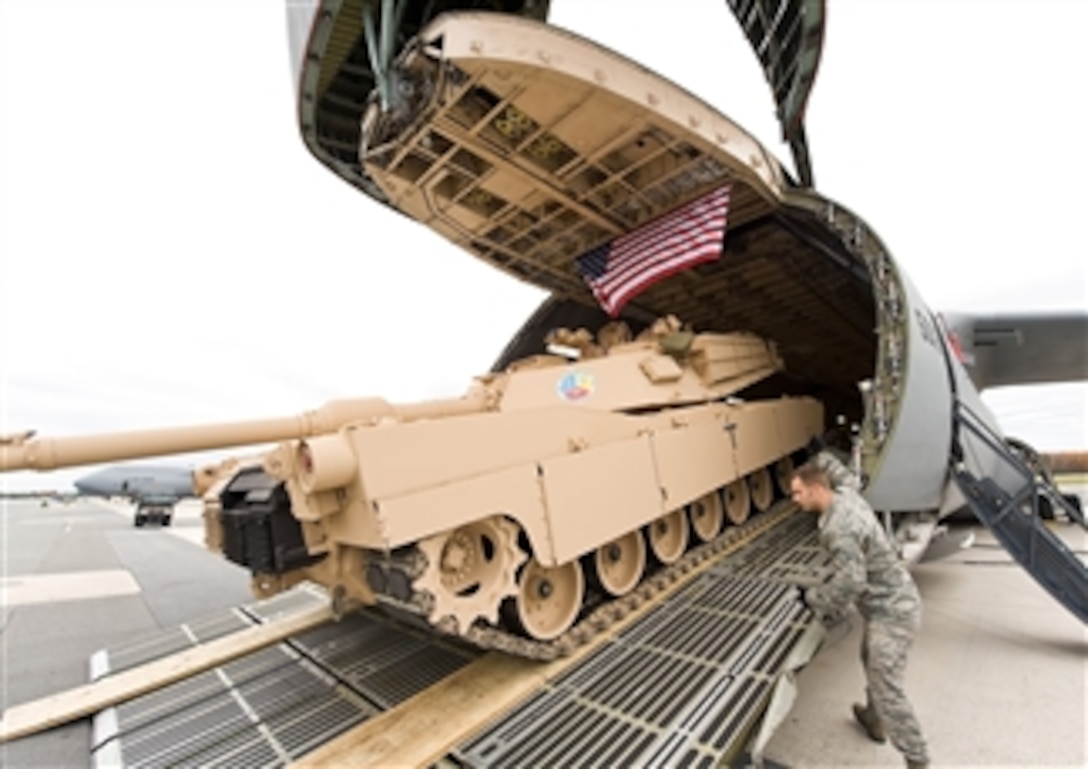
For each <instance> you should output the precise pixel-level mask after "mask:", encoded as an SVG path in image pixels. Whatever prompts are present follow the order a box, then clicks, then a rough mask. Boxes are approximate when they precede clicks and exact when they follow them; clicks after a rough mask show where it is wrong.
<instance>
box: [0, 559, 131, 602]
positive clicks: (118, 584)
mask: <svg viewBox="0 0 1088 769" xmlns="http://www.w3.org/2000/svg"><path fill="white" fill-rule="evenodd" d="M139 592H140V585H139V584H138V583H137V582H136V580H135V579H134V578H133V576H132V574H131V573H130V572H128V571H125V570H124V569H109V570H105V571H72V572H65V573H62V574H22V575H19V576H16V577H3V578H0V605H2V606H4V607H5V608H11V607H14V606H26V605H28V604H36V603H54V602H60V601H81V600H86V599H89V598H107V597H110V596H117V595H132V594H134V593H139Z"/></svg>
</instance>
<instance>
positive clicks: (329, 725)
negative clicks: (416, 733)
mask: <svg viewBox="0 0 1088 769" xmlns="http://www.w3.org/2000/svg"><path fill="white" fill-rule="evenodd" d="M327 601H328V597H327V595H326V594H325V592H324V591H323V590H322V589H321V588H319V587H316V586H312V585H305V586H302V587H301V588H296V589H295V590H292V591H289V592H286V593H282V594H280V595H278V596H275V597H273V598H270V599H268V600H265V601H261V602H257V603H254V604H249V605H245V606H242V607H239V608H237V609H234V610H232V611H229V612H224V613H221V614H217V615H213V616H210V617H208V618H206V619H204V620H202V621H200V622H194V623H191V624H188V625H182V626H181V627H180V628H177V629H175V630H171V631H167V632H163V633H160V634H157V635H153V636H149V637H147V638H144V639H141V640H139V641H136V642H134V643H132V644H129V645H127V646H124V647H119V648H115V649H111V650H108V651H102V652H99V653H98V654H96V655H94V656H93V657H92V658H91V677H92V680H98V679H99V678H102V677H103V676H106V675H108V674H109V673H111V672H117V671H120V670H124V669H126V668H129V667H135V666H138V665H140V664H142V663H144V662H147V661H149V660H153V659H157V658H161V657H163V656H166V655H168V654H172V653H174V652H177V651H181V650H184V649H185V648H187V647H189V646H193V645H196V644H197V643H203V642H206V641H208V640H211V639H213V638H217V637H221V636H225V635H227V634H229V633H231V632H234V631H237V630H241V629H244V628H247V627H251V626H253V625H256V624H261V623H264V622H268V621H274V620H275V619H276V618H277V617H282V616H284V615H286V614H290V613H292V612H298V611H304V610H306V609H310V608H312V607H314V606H317V605H320V604H323V603H327ZM478 655H479V652H477V651H476V650H475V649H471V648H467V647H466V648H462V647H460V646H458V645H455V644H450V643H446V642H444V641H443V640H442V639H437V638H433V637H430V636H429V635H427V634H424V633H422V632H420V631H417V630H414V629H411V628H408V627H406V626H403V625H401V624H399V623H394V622H392V621H390V620H388V619H386V618H385V617H383V616H382V615H380V614H378V613H372V612H362V613H358V614H353V615H351V616H349V617H345V618H344V619H343V620H342V621H340V622H333V623H328V624H326V625H323V626H321V627H318V628H316V629H314V630H311V631H308V632H305V633H300V634H299V635H297V636H293V637H292V638H290V639H289V640H287V641H286V642H283V643H280V644H277V645H275V646H271V647H268V648H265V649H262V650H261V651H258V652H256V653H253V654H250V655H248V656H246V657H243V658H240V659H238V660H235V661H234V662H231V663H228V664H226V665H222V666H221V667H218V668H215V669H213V670H210V671H208V672H206V673H202V674H199V675H196V676H192V677H190V678H187V679H185V680H183V681H180V682H178V683H176V684H173V685H170V686H167V687H165V688H163V689H160V690H157V691H155V692H153V693H151V694H147V695H144V696H142V697H138V698H136V699H133V700H130V701H128V702H126V703H124V704H122V705H120V706H117V707H114V708H110V709H108V710H105V711H102V712H100V713H98V714H97V715H96V716H95V718H94V724H93V729H92V738H91V754H92V766H94V767H100V768H104V767H161V766H201V767H219V766H221V767H231V769H234V768H235V767H280V766H285V765H287V764H289V763H290V762H291V761H294V760H296V759H298V758H299V757H301V756H303V755H305V754H306V753H307V752H309V751H311V750H313V749H314V748H316V747H318V746H319V745H321V744H323V743H324V742H326V741H328V740H330V739H332V738H333V737H335V736H336V735H338V734H341V733H342V732H344V731H346V730H348V729H350V728H352V727H354V726H356V725H358V724H360V723H362V722H364V721H366V720H367V719H368V718H371V717H372V716H374V715H375V714H377V713H380V712H382V711H384V710H386V709H389V708H393V707H396V706H397V705H398V704H400V703H401V702H403V701H404V700H406V699H408V698H410V697H412V696H413V695H415V694H417V693H418V692H420V691H422V690H424V689H426V688H427V687H429V686H431V685H433V684H434V683H435V682H436V681H438V680H441V679H442V678H444V677H445V676H447V675H449V674H450V673H452V672H454V671H455V670H457V669H459V668H461V667H463V666H464V665H467V664H468V663H470V662H471V661H472V660H473V659H475V658H476V657H477V656H478Z"/></svg>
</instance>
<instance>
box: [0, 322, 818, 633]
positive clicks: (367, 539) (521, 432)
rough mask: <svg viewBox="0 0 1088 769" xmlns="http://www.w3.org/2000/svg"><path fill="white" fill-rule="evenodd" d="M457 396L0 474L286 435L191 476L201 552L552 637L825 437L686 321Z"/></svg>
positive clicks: (539, 359) (17, 463)
mask: <svg viewBox="0 0 1088 769" xmlns="http://www.w3.org/2000/svg"><path fill="white" fill-rule="evenodd" d="M548 339H549V346H548V350H547V352H546V353H542V354H540V355H534V356H530V357H528V358H524V359H521V360H518V361H515V362H513V363H512V364H510V365H509V366H507V367H506V368H505V369H504V370H502V371H498V372H492V373H489V374H486V375H483V376H480V377H477V378H476V379H475V380H474V381H473V382H472V384H471V386H470V387H469V388H468V390H467V392H466V393H465V394H464V395H463V396H462V397H460V398H454V399H443V400H435V401H426V402H422V403H417V404H406V405H395V404H392V403H389V402H387V401H385V400H382V399H378V398H366V399H357V400H345V401H336V402H332V403H329V404H327V405H326V406H324V407H322V408H321V409H318V410H316V411H311V412H306V413H304V414H301V415H298V416H295V417H288V418H277V419H268V420H258V421H250V422H236V423H230V424H219V425H203V426H191V427H182V428H171V429H164V430H149V431H140V432H129V433H116V434H111V435H102V436H78V437H69V438H56V439H48V438H34V437H32V436H30V435H23V436H19V437H17V438H9V439H8V440H7V442H6V443H4V444H3V446H2V447H0V469H3V470H16V469H26V468H36V469H51V468H56V467H63V466H70V465H75V464H81V463H89V462H99V461H107V460H117V459H128V458H134V457H146V456H153V455H162V454H169V453H181V452H188V451H197V450H207V449H218V448H227V447H231V446H241V445H248V444H254V443H261V442H266V443H267V442H278V443H277V445H276V447H275V448H274V449H273V450H271V451H269V452H268V453H267V454H264V455H262V456H251V457H247V458H244V459H236V460H228V461H227V462H225V463H222V464H220V465H216V466H209V467H207V468H203V469H202V470H200V471H198V472H197V473H196V474H195V475H194V483H195V485H196V486H197V491H198V493H201V492H202V493H203V498H204V503H205V521H206V527H207V536H206V545H207V546H208V548H209V549H211V550H213V551H218V552H222V553H223V554H224V555H225V556H226V557H227V558H229V559H230V560H232V561H234V562H235V563H238V564H241V565H243V566H245V567H247V568H248V569H249V570H250V572H251V573H252V575H253V587H254V591H255V592H256V593H257V594H258V595H268V594H271V593H275V592H278V591H279V590H283V589H285V588H287V587H290V586H291V585H293V584H295V583H296V582H298V581H300V580H302V579H310V580H314V581H316V582H319V583H321V584H323V585H326V586H327V587H328V588H329V589H330V593H331V596H332V599H333V601H334V603H335V604H336V606H337V608H338V609H340V610H346V609H347V608H349V607H351V606H354V605H360V604H361V605H373V604H383V605H385V606H387V607H391V608H393V609H395V610H397V611H406V612H410V613H412V614H414V615H417V616H418V617H421V618H423V619H424V620H426V621H427V622H428V623H430V624H431V625H433V626H435V627H437V628H439V629H440V630H442V631H445V632H449V633H456V634H459V635H463V636H469V637H470V640H471V639H473V638H475V637H477V636H479V633H480V632H481V629H485V630H487V631H489V632H490V631H493V632H499V633H505V634H509V635H510V636H512V637H520V638H523V639H527V640H528V641H530V642H531V643H536V644H538V645H539V644H547V643H550V642H553V641H555V639H558V638H559V637H561V636H563V634H565V633H567V631H569V630H570V628H571V627H572V625H574V623H575V622H576V621H577V620H578V618H579V616H580V615H582V614H583V613H584V612H585V611H586V609H587V607H589V606H597V605H599V604H600V603H601V602H602V601H603V602H607V601H609V600H615V599H618V598H620V597H622V596H624V595H626V594H628V593H630V592H631V591H632V590H634V589H635V588H636V586H638V585H639V584H640V583H641V582H642V581H643V580H644V579H645V578H646V577H647V576H648V575H650V574H652V573H653V572H654V571H655V570H657V569H660V568H664V567H668V566H669V565H670V564H673V563H676V562H677V561H678V559H680V558H681V557H682V556H683V555H684V553H685V552H686V551H687V550H688V549H690V548H691V547H693V546H695V545H697V544H699V543H707V542H710V541H713V540H714V539H715V538H717V537H719V536H720V535H721V534H722V533H723V531H724V530H725V528H726V527H727V526H728V525H730V524H731V523H732V524H739V523H743V522H744V521H745V520H746V519H747V518H748V516H749V514H750V512H752V511H755V512H762V511H765V510H767V509H768V508H769V507H770V505H771V503H772V502H773V501H774V499H775V496H776V480H777V494H778V495H781V494H783V493H784V492H785V482H786V480H787V477H788V472H789V470H790V469H791V467H792V464H791V455H792V454H794V453H796V452H797V451H799V450H800V449H801V448H802V447H803V446H804V445H805V444H806V443H807V442H808V440H809V439H810V438H811V437H813V436H815V435H818V434H819V433H820V432H821V431H822V425H823V407H822V405H821V404H820V403H819V402H818V401H816V400H814V399H811V398H807V397H788V398H787V397H784V398H779V399H773V400H760V401H752V402H748V401H745V400H744V399H742V398H741V397H739V395H740V394H742V393H743V392H744V391H745V389H746V388H748V387H749V386H751V385H753V384H755V383H756V382H759V381H761V380H764V379H766V378H767V377H769V376H771V375H772V374H775V373H776V372H779V371H781V370H782V369H783V362H782V360H781V358H780V357H779V355H778V353H777V351H776V349H775V347H774V345H773V344H772V343H770V342H767V341H765V340H763V339H761V338H759V337H757V336H755V335H752V334H748V333H743V332H734V333H695V332H693V331H692V330H690V329H687V328H684V327H683V326H682V325H681V324H680V322H679V321H678V320H677V319H676V318H673V317H667V318H662V319H659V320H658V321H657V322H655V323H654V324H652V325H651V326H650V327H648V328H647V329H646V331H644V332H643V333H642V334H640V335H638V337H636V338H632V335H631V334H630V332H629V330H627V329H625V328H624V327H623V324H617V323H615V322H613V323H609V324H606V325H605V326H604V327H602V328H601V329H600V330H599V332H598V333H596V334H594V333H591V332H590V331H588V330H587V329H574V330H571V329H556V330H554V332H553V333H552V334H550V335H549V337H548Z"/></svg>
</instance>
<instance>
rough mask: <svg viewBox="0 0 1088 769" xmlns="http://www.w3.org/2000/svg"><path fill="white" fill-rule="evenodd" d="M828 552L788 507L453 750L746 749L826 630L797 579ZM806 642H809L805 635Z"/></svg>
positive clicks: (622, 758) (602, 762)
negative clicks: (780, 685)
mask: <svg viewBox="0 0 1088 769" xmlns="http://www.w3.org/2000/svg"><path fill="white" fill-rule="evenodd" d="M827 566H828V557H827V556H826V555H825V553H824V552H823V550H822V549H821V547H820V545H819V543H818V541H817V539H816V518H815V516H808V515H792V516H789V517H788V518H786V519H785V521H784V522H783V523H781V524H779V525H778V526H776V527H774V528H772V529H770V530H769V531H767V532H766V533H764V534H763V535H761V536H760V537H759V538H757V539H756V540H755V541H754V542H752V543H751V544H749V545H747V546H746V547H745V548H743V549H742V550H740V551H738V552H736V553H734V554H733V555H729V556H726V557H725V558H724V559H722V560H721V561H720V562H719V563H717V564H715V565H714V566H712V567H711V568H709V569H708V570H706V571H705V572H703V573H702V574H700V575H698V576H697V577H696V578H695V579H694V580H692V582H690V583H689V584H688V585H686V586H685V587H683V588H682V589H681V590H680V591H678V592H677V593H674V594H673V595H672V596H670V597H669V598H667V599H666V600H665V601H664V602H663V603H662V604H661V605H660V606H658V607H656V608H654V609H653V610H652V611H651V612H650V613H649V614H648V615H647V616H646V617H644V618H642V619H640V620H639V621H638V622H637V623H635V624H634V625H633V626H631V627H629V628H628V629H627V630H625V631H623V632H621V633H619V634H618V635H617V636H616V637H615V638H614V639H612V640H610V641H609V642H608V643H607V644H605V645H604V646H603V647H602V648H601V649H599V650H598V651H597V652H595V653H594V654H593V655H592V656H590V657H589V658H587V659H586V660H584V661H582V662H581V663H580V664H578V665H577V666H576V667H574V668H573V669H571V670H569V671H568V672H566V673H565V674H563V675H562V676H560V677H558V678H557V679H556V680H554V681H553V682H552V683H551V684H550V685H549V686H547V687H546V688H545V689H544V690H542V691H540V692H539V693H537V694H535V695H534V696H532V697H531V698H530V699H529V700H528V701H527V702H525V703H524V704H522V705H521V706H520V707H518V708H517V709H516V710H515V711H514V712H512V713H510V714H509V715H506V716H504V717H502V718H501V719H500V720H498V721H497V722H496V723H495V724H493V725H491V726H489V727H488V728H487V729H486V730H485V731H484V732H483V733H481V734H479V735H478V736H476V737H474V738H473V739H471V740H469V741H467V742H465V743H463V744H462V745H460V746H458V747H457V748H456V749H454V750H453V751H452V752H451V756H450V757H451V759H453V760H454V761H456V762H457V763H458V764H462V765H465V766H470V767H484V766H496V767H536V766H564V767H581V766H587V767H596V766H647V767H649V766H669V767H687V766H693V767H711V766H716V765H718V764H719V762H721V761H723V760H724V761H731V760H734V759H736V758H737V757H738V756H739V755H740V754H741V753H742V752H743V751H744V750H745V749H746V747H747V743H748V741H749V738H750V737H751V736H752V733H753V730H754V729H755V728H756V727H757V725H758V722H759V719H760V717H761V715H762V714H763V712H764V710H765V708H766V706H767V704H768V701H769V700H770V698H771V694H772V691H773V690H774V688H775V685H776V682H777V681H778V679H779V678H780V677H781V676H783V675H785V674H787V672H788V671H789V670H790V669H791V667H792V665H791V660H790V657H791V653H794V652H795V651H797V650H802V649H804V648H805V647H807V649H808V650H807V651H805V652H803V653H802V657H803V659H802V662H803V661H805V660H807V658H808V656H809V655H810V654H811V652H812V651H814V649H815V646H816V643H817V642H818V640H819V638H820V637H821V635H822V632H823V631H822V628H820V627H819V624H818V623H816V622H814V620H813V618H812V615H811V614H810V613H809V612H808V611H807V610H806V609H804V607H803V606H802V605H801V604H800V603H799V601H798V600H797V591H796V585H797V584H801V583H809V582H812V581H814V580H818V579H821V578H822V577H823V576H824V575H825V574H826V572H827ZM806 642H807V643H806Z"/></svg>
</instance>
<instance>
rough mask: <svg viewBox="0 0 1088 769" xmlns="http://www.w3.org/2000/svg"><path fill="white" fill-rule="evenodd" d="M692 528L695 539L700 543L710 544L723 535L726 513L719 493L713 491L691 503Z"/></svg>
mask: <svg viewBox="0 0 1088 769" xmlns="http://www.w3.org/2000/svg"><path fill="white" fill-rule="evenodd" d="M688 514H689V515H690V516H691V528H692V531H694V532H695V538H696V539H698V540H699V541H700V542H709V541H710V540H712V539H714V537H716V536H718V534H719V533H721V530H722V526H723V525H724V524H725V511H724V510H723V509H722V498H721V496H719V495H718V492H716V491H712V492H710V493H709V494H707V495H705V496H703V497H700V498H699V499H697V500H695V501H694V502H692V503H691V510H690V511H689V513H688Z"/></svg>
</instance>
